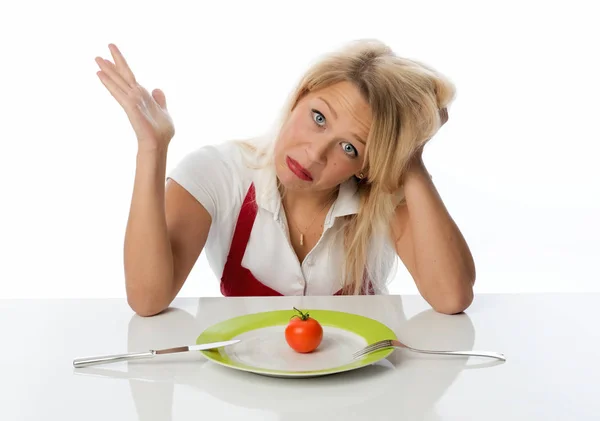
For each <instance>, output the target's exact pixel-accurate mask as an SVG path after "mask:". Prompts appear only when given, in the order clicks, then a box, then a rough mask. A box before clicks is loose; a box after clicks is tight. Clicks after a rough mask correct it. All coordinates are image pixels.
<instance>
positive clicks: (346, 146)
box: [342, 142, 358, 157]
mask: <svg viewBox="0 0 600 421" xmlns="http://www.w3.org/2000/svg"><path fill="white" fill-rule="evenodd" d="M342 149H344V153H346V154H348V155H350V156H352V157H357V156H358V151H357V150H356V148H355V147H354V146H352V144H351V143H348V142H342Z"/></svg>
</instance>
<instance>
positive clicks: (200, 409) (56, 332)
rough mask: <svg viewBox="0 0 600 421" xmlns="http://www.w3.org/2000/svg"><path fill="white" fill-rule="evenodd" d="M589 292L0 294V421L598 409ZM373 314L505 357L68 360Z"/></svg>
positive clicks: (598, 314)
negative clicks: (229, 331) (256, 316)
mask: <svg viewBox="0 0 600 421" xmlns="http://www.w3.org/2000/svg"><path fill="white" fill-rule="evenodd" d="M599 300H600V294H547V295H480V296H477V297H476V300H475V302H474V304H473V305H472V306H471V308H469V309H468V311H467V313H466V314H462V315H457V316H445V315H441V314H437V313H435V312H433V311H432V310H431V309H430V308H429V307H428V305H427V304H426V303H425V302H424V301H423V299H421V298H420V297H417V296H404V297H399V296H380V297H278V298H235V299H225V298H202V299H177V300H176V301H175V302H174V304H173V306H172V308H171V309H170V310H168V311H167V312H166V313H164V314H161V315H159V316H155V317H152V318H141V317H139V316H136V315H134V314H133V312H132V311H131V310H130V309H129V308H128V307H127V305H126V303H125V301H124V300H109V299H105V300H102V299H99V300H22V301H20V300H4V301H0V326H1V327H2V331H3V334H2V357H3V358H2V359H1V362H0V364H2V366H1V368H2V371H1V377H0V382H1V383H0V384H1V385H2V394H1V395H0V396H2V398H1V404H0V419H1V420H7V421H8V420H11V421H17V420H19V421H20V420H86V421H90V420H103V421H104V420H141V421H154V420H204V419H214V420H234V419H235V420H237V419H240V420H245V421H251V420H302V421H314V420H328V421H334V420H344V421H348V420H368V421H373V420H482V421H492V420H503V421H504V420H517V419H518V420H578V421H582V420H592V419H594V420H598V419H600V405H599V401H600V395H599V394H600V388H599V387H598V385H599V383H600V369H599V367H600V363H599V361H600V329H599V328H598V324H599V323H600V310H599V306H598V302H599ZM292 306H296V307H299V308H327V309H335V310H342V311H350V312H354V313H359V314H363V315H365V316H368V317H372V318H375V319H378V320H380V321H381V322H383V323H386V324H388V326H390V327H391V328H392V329H394V330H395V331H396V332H397V334H398V336H399V338H400V339H402V340H404V341H405V342H406V343H407V344H409V345H413V346H415V347H422V348H433V349H480V350H491V351H499V352H503V353H505V354H506V356H507V361H506V362H505V363H498V362H494V361H493V360H488V359H480V358H470V359H465V358H456V357H439V356H430V355H421V354H411V353H408V352H407V351H402V350H397V351H395V352H394V353H393V354H392V355H391V356H390V357H389V358H388V359H387V360H384V361H383V362H382V363H379V364H377V365H373V366H370V367H366V368H363V369H360V370H357V371H354V372H349V373H344V374H339V375H332V376H326V377H321V378H314V379H277V378H270V377H263V376H259V375H255V374H250V373H244V372H240V371H236V370H233V369H228V368H226V367H222V366H219V365H216V364H214V363H212V362H208V361H206V360H205V359H204V357H203V356H202V355H201V354H200V353H186V354H176V355H169V356H162V357H157V358H155V359H154V360H145V361H136V362H129V363H126V362H121V363H116V364H110V365H102V366H95V367H88V368H82V369H74V368H73V367H72V360H73V358H75V357H80V356H89V355H98V354H113V353H120V352H126V351H145V350H148V349H150V348H161V347H172V346H178V345H184V344H193V343H195V339H196V337H197V336H198V334H199V333H200V332H201V331H202V330H203V329H204V328H206V327H208V326H209V325H211V324H213V323H216V322H218V321H221V320H224V319H227V318H229V317H233V316H237V315H241V314H245V313H250V312H257V311H265V310H275V309H291V308H292Z"/></svg>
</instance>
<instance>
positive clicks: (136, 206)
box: [96, 44, 211, 316]
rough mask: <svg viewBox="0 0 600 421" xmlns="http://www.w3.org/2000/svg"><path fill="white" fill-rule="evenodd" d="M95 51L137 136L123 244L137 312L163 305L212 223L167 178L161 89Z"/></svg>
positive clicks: (167, 134)
mask: <svg viewBox="0 0 600 421" xmlns="http://www.w3.org/2000/svg"><path fill="white" fill-rule="evenodd" d="M109 49H110V52H111V54H112V56H113V59H114V63H112V62H111V61H109V60H105V59H103V58H102V57H96V63H97V64H98V66H99V67H100V71H98V73H97V75H98V77H99V78H100V80H101V82H102V83H103V84H104V86H105V87H106V88H107V89H108V91H109V92H110V94H111V95H112V96H113V98H115V99H116V100H117V102H118V103H119V104H120V105H121V107H123V109H124V110H125V112H126V114H127V117H128V118H129V121H130V123H131V126H132V128H133V130H134V132H135V135H136V138H137V141H138V153H137V157H136V161H137V162H136V171H135V181H134V186H133V194H132V199H131V206H130V213H129V218H128V221H127V228H126V232H125V244H124V260H125V262H124V266H125V284H126V291H127V301H128V303H129V305H130V307H131V308H132V309H133V310H134V311H135V312H136V313H138V314H139V315H141V316H152V315H155V314H157V313H160V312H161V311H163V310H164V309H166V308H167V307H168V306H169V305H170V304H171V302H172V301H173V299H174V298H175V296H176V295H177V293H178V292H179V290H180V289H181V287H182V286H183V283H184V282H185V279H186V278H187V277H188V275H189V273H190V271H191V269H192V267H193V266H194V263H195V262H196V260H197V259H198V256H199V255H200V252H201V251H202V248H203V247H204V244H205V243H206V239H207V237H208V232H209V230H210V225H211V217H210V215H209V213H208V212H207V211H206V209H205V208H204V207H203V206H202V205H201V204H200V203H199V202H198V201H197V200H196V199H195V198H194V197H193V196H192V195H191V194H189V193H188V192H187V191H186V190H184V189H183V188H182V187H181V186H179V185H178V184H176V183H175V182H174V181H171V180H169V181H168V183H167V185H166V187H165V182H164V180H165V171H166V170H165V168H166V162H167V150H168V146H169V143H170V141H171V139H172V138H173V136H174V134H175V128H174V126H173V122H172V120H171V117H170V116H169V112H168V111H167V102H166V98H165V95H164V93H163V92H162V91H161V90H160V89H155V90H154V91H152V93H151V94H150V93H149V92H148V91H146V89H144V88H143V87H142V86H140V85H139V84H138V83H137V81H136V78H135V76H134V74H133V72H132V71H131V69H130V68H129V65H128V64H127V62H126V60H125V58H124V57H123V55H122V54H121V52H120V51H119V49H118V48H117V47H116V46H115V45H114V44H110V45H109Z"/></svg>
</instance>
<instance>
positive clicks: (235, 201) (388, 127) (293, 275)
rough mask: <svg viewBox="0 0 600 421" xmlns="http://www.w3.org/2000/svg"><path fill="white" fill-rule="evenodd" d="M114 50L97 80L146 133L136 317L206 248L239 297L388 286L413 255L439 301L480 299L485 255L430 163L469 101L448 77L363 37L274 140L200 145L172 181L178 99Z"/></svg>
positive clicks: (422, 280)
mask: <svg viewBox="0 0 600 421" xmlns="http://www.w3.org/2000/svg"><path fill="white" fill-rule="evenodd" d="M109 49H110V51H111V54H112V56H113V59H114V63H112V62H110V61H108V60H104V59H102V58H99V57H98V58H96V61H97V63H98V65H99V67H100V71H99V72H98V76H99V78H100V80H101V81H102V83H103V84H104V85H105V86H106V88H107V89H108V90H109V92H110V93H111V94H112V95H113V97H114V98H115V99H116V100H117V101H118V102H119V104H120V105H121V106H122V107H123V109H124V110H125V112H126V113H127V116H128V117H129V120H130V122H131V124H132V126H133V129H134V131H135V133H136V136H137V141H138V154H137V163H136V174H135V182H134V188H133V196H132V202H131V210H130V214H129V219H128V224H127V229H126V234H125V250H124V253H125V277H126V289H127V297H128V302H129V305H130V306H131V308H132V309H133V310H134V311H135V312H137V313H138V314H140V315H142V316H151V315H155V314H157V313H159V312H161V311H162V310H164V309H165V308H167V307H168V306H169V304H170V303H171V301H172V300H173V299H174V298H175V296H176V295H177V293H178V292H179V290H180V289H181V287H182V286H183V283H184V282H185V280H186V278H187V276H188V274H189V273H190V271H191V269H192V267H193V266H194V264H195V262H196V260H197V259H198V256H199V255H200V253H201V252H202V251H203V250H205V251H206V253H207V258H208V261H209V263H210V265H211V267H212V269H213V270H214V272H215V274H216V275H217V276H218V277H219V278H220V279H221V291H222V293H223V295H225V296H249V295H250V296H251V295H261V296H264V295H272V296H276V295H309V294H310V295H314V294H321V295H332V294H381V293H385V292H386V285H387V282H388V281H389V279H390V278H391V277H392V275H393V267H394V264H395V262H396V261H397V257H399V258H400V260H402V262H403V263H404V264H405V266H406V268H407V270H408V271H409V272H410V274H411V275H412V277H413V279H414V281H415V283H416V285H417V287H418V289H419V291H420V293H421V294H422V296H423V297H424V298H425V299H426V300H427V301H428V303H429V304H430V305H431V306H432V308H433V309H434V310H436V311H438V312H441V313H446V314H454V313H459V312H462V311H464V310H465V309H466V308H467V307H468V306H469V305H470V303H471V301H472V299H473V284H474V280H475V267H474V263H473V259H472V256H471V253H470V251H469V248H468V246H467V244H466V242H465V240H464V238H463V236H462V235H461V233H460V231H459V229H458V227H457V226H456V225H455V223H454V222H453V220H452V219H451V217H450V215H449V214H448V212H447V210H446V209H445V206H444V204H443V202H442V200H441V199H440V197H439V195H438V193H437V191H436V189H435V186H434V185H433V183H432V181H431V178H430V176H429V174H428V173H427V171H426V169H425V166H424V164H423V162H422V159H421V153H422V150H423V146H424V145H425V143H426V142H427V141H428V140H429V139H430V138H431V137H432V136H433V135H434V134H435V133H436V132H437V130H438V129H439V128H440V127H441V126H442V125H443V124H444V123H445V121H446V120H447V112H446V109H447V106H448V105H449V103H450V101H451V100H452V98H453V95H454V88H453V86H452V84H451V83H450V82H449V81H447V80H446V79H445V78H444V77H443V76H441V75H440V74H439V73H437V72H436V71H434V70H433V69H431V68H429V67H426V66H425V65H423V64H420V63H417V62H415V61H412V60H408V59H404V58H400V57H397V56H396V55H395V54H394V53H393V52H392V51H391V50H390V49H389V48H388V47H387V46H385V45H383V44H381V43H379V42H377V41H360V42H355V43H352V44H350V45H348V46H347V47H345V48H344V49H342V50H341V51H338V52H335V53H332V54H330V55H328V56H326V57H324V58H323V59H322V60H321V61H319V62H318V63H316V64H315V65H314V66H313V67H312V68H311V69H309V71H308V72H307V73H306V74H305V76H304V78H303V79H302V80H301V81H300V83H299V85H298V87H297V88H296V89H295V91H294V92H293V93H292V95H291V97H290V101H289V104H287V106H286V108H285V109H284V113H283V116H282V119H281V121H280V123H279V124H278V125H277V126H276V128H275V133H274V134H273V135H270V136H266V137H263V138H262V139H259V140H262V141H263V142H258V141H246V142H227V143H225V144H222V145H215V146H206V147H202V148H199V149H198V150H196V151H193V152H192V153H190V154H188V155H187V156H186V157H185V158H184V159H183V160H182V162H180V163H179V165H178V166H177V167H176V168H175V169H174V171H173V172H172V173H171V174H169V176H168V177H167V183H166V185H165V183H164V180H165V177H166V160H167V151H168V146H169V142H170V140H171V139H172V138H173V136H174V133H175V130H174V126H173V123H172V121H171V118H170V116H169V114H168V111H167V106H166V100H165V95H164V93H163V92H162V91H160V90H154V91H152V93H151V94H149V93H148V92H147V91H146V90H145V89H144V88H143V87H141V86H139V84H138V83H137V82H136V80H135V76H134V75H133V73H132V71H131V70H130V68H129V66H128V65H127V63H126V61H125V59H124V58H123V56H122V54H121V53H120V52H119V50H118V49H117V47H116V46H115V45H112V44H111V45H109Z"/></svg>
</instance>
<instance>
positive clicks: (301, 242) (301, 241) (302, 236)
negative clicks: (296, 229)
mask: <svg viewBox="0 0 600 421" xmlns="http://www.w3.org/2000/svg"><path fill="white" fill-rule="evenodd" d="M300 245H301V246H303V245H304V234H300Z"/></svg>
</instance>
